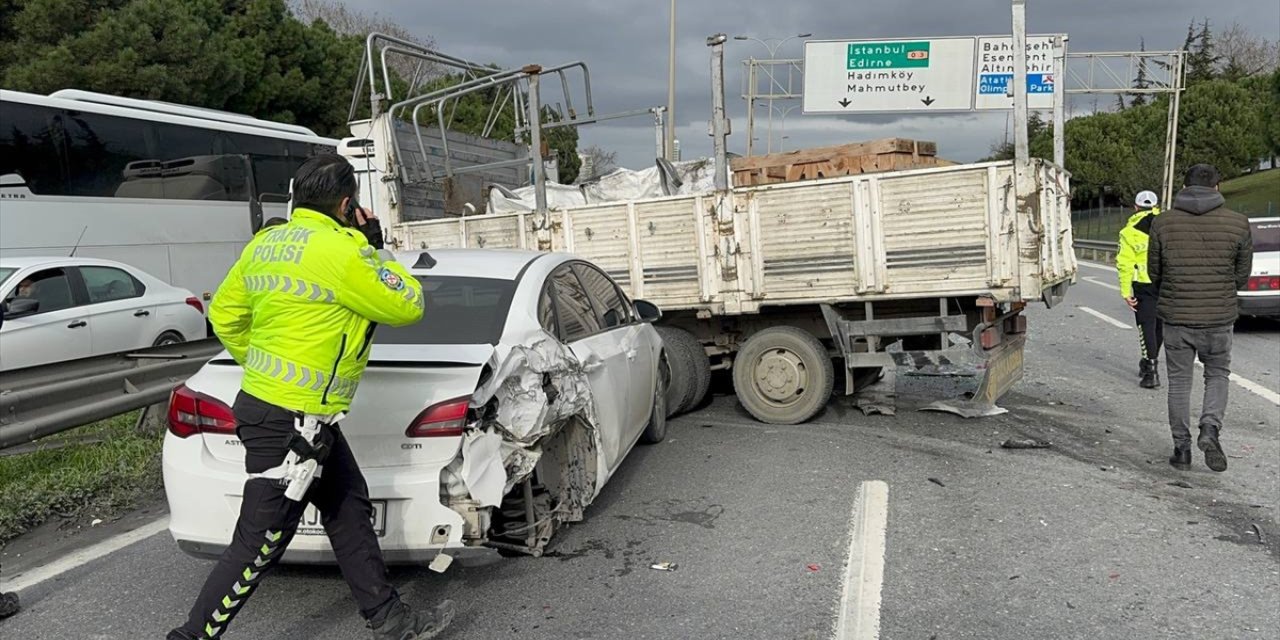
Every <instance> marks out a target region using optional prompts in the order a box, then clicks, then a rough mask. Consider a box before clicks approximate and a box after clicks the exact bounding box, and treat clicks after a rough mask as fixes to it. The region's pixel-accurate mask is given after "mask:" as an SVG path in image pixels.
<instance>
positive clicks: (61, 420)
mask: <svg viewBox="0 0 1280 640" xmlns="http://www.w3.org/2000/svg"><path fill="white" fill-rule="evenodd" d="M220 351H222V344H221V343H220V342H218V341H217V340H216V339H208V340H199V341H196V342H185V343H182V344H176V345H169V346H164V347H153V348H150V349H142V350H139V351H132V352H127V353H118V354H112V355H106V356H97V357H93V358H85V359H82V360H72V361H69V362H58V363H54V364H49V365H43V366H38V367H30V368H27V369H18V370H15V371H8V372H3V373H0V449H4V448H7V447H12V446H14V445H19V444H23V443H27V442H31V441H33V440H37V439H39V438H43V437H45V436H49V435H53V434H55V433H61V432H63V431H67V430H69V429H74V428H76V427H81V426H84V425H87V424H90V423H93V422H96V421H98V420H103V419H106V418H110V417H113V416H118V415H120V414H122V413H127V412H129V411H133V410H134V409H140V408H142V407H145V406H149V405H153V404H157V403H160V402H164V401H165V399H167V398H168V397H169V393H170V392H171V391H172V390H173V388H174V387H175V386H177V385H178V384H179V383H180V382H182V381H183V380H186V379H187V378H188V377H189V376H191V374H193V373H195V372H196V371H198V370H199V369H200V367H202V366H204V363H206V362H208V361H209V359H210V358H212V357H213V356H215V355H217V354H218V353H219V352H220Z"/></svg>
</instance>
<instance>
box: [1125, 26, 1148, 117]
mask: <svg viewBox="0 0 1280 640" xmlns="http://www.w3.org/2000/svg"><path fill="white" fill-rule="evenodd" d="M1138 50H1139V51H1142V52H1144V53H1145V52H1146V50H1147V39H1146V38H1139V39H1138ZM1133 88H1134V89H1138V90H1145V89H1150V88H1151V79H1150V74H1148V73H1147V60H1146V58H1139V59H1138V73H1137V75H1136V76H1135V77H1134V79H1133ZM1146 103H1147V94H1145V93H1133V94H1130V99H1129V105H1130V106H1133V107H1141V106H1142V105H1144V104H1146Z"/></svg>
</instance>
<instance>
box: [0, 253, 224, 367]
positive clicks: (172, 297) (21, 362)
mask: <svg viewBox="0 0 1280 640" xmlns="http://www.w3.org/2000/svg"><path fill="white" fill-rule="evenodd" d="M0 294H3V297H0V300H2V301H3V314H4V316H3V317H4V320H3V324H0V370H4V371H8V370H12V369H20V368H23V367H30V366H35V365H40V364H48V363H51V362H61V361H64V360H75V359H77V358H87V357H89V356H97V355H105V354H110V353H118V352H121V351H129V350H132V349H141V348H144V347H151V346H159V345H163V344H173V343H178V342H185V341H187V340H202V339H204V338H206V337H208V330H207V326H208V325H207V324H206V322H205V316H204V305H203V304H202V303H201V302H200V300H199V299H198V298H196V297H195V296H194V295H192V293H191V292H190V291H187V290H185V289H179V288H177V287H174V286H170V285H168V284H165V283H164V282H162V281H160V280H159V279H157V278H154V277H152V276H151V275H149V274H147V273H145V272H143V271H140V270H138V269H135V268H133V267H131V266H129V265H126V264H121V263H119V262H113V261H110V260H97V259H93V258H74V257H72V258H66V257H50V258H42V257H22V258H3V259H0Z"/></svg>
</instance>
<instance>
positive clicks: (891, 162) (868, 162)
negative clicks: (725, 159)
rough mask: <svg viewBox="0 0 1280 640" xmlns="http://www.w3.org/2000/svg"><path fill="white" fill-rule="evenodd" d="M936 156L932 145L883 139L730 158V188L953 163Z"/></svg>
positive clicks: (922, 142)
mask: <svg viewBox="0 0 1280 640" xmlns="http://www.w3.org/2000/svg"><path fill="white" fill-rule="evenodd" d="M937 153H938V145H937V144H936V143H933V142H925V141H922V140H908V139H905V138H885V139H882V140H872V141H871V142H855V143H851V144H843V145H837V146H831V147H814V148H811V149H798V150H795V151H787V152H785V153H772V154H769V155H763V156H752V157H749V158H734V159H733V160H732V162H731V163H730V166H731V167H732V168H733V184H734V186H736V187H749V186H756V185H763V184H775V183H779V182H796V181H798V180H817V179H819V178H836V177H840V176H849V175H857V174H860V173H875V172H879V171H897V170H902V169H922V168H925V167H941V166H947V165H951V164H954V163H952V162H949V161H947V160H943V159H941V158H939V157H938V156H937Z"/></svg>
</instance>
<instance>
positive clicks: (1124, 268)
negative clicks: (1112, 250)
mask: <svg viewBox="0 0 1280 640" xmlns="http://www.w3.org/2000/svg"><path fill="white" fill-rule="evenodd" d="M1158 215H1160V208H1159V207H1152V208H1150V209H1147V210H1145V211H1139V212H1137V213H1135V214H1133V215H1132V216H1130V217H1129V222H1127V223H1126V224H1125V225H1124V228H1123V229H1121V230H1120V240H1119V242H1118V243H1117V247H1116V272H1117V273H1118V274H1119V276H1120V295H1121V296H1124V297H1126V298H1132V297H1133V283H1135V282H1138V283H1141V284H1151V277H1150V276H1149V275H1147V245H1148V244H1149V243H1150V237H1149V235H1148V234H1149V233H1150V231H1151V221H1152V219H1154V218H1155V217H1156V216H1158Z"/></svg>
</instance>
